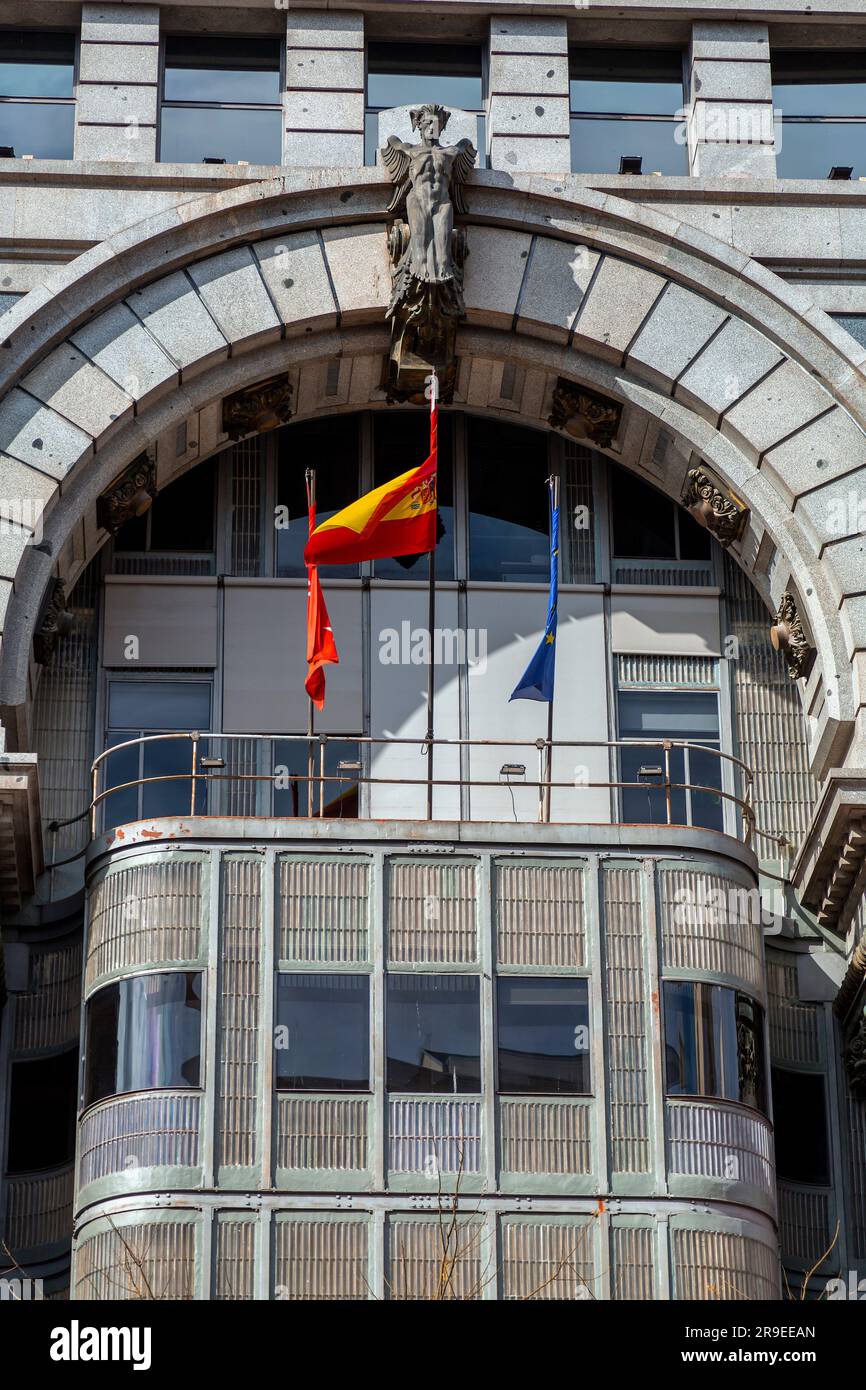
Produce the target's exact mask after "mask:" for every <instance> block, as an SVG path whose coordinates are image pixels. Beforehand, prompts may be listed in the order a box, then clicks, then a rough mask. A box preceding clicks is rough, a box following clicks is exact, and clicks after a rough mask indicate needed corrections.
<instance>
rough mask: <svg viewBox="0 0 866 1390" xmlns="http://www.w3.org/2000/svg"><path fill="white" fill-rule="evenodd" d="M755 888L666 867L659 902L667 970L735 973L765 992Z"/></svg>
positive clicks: (661, 881) (714, 876)
mask: <svg viewBox="0 0 866 1390" xmlns="http://www.w3.org/2000/svg"><path fill="white" fill-rule="evenodd" d="M756 894H757V890H756V889H749V888H745V887H743V885H741V884H739V883H737V882H735V881H734V879H731V878H722V877H720V876H718V875H716V874H701V873H694V872H693V871H692V870H690V869H662V870H661V871H660V872H659V899H660V906H661V917H662V954H663V961H664V967H665V969H667V970H699V971H701V973H702V974H715V975H718V974H721V975H731V976H733V977H734V978H735V979H738V980H741V981H742V982H743V983H744V984H746V985H748V986H750V987H751V988H752V989H754V990H755V992H756V993H758V994H761V993H762V992H763V953H762V937H761V927H760V923H759V921H758V910H757V907H758V905H757V903H756Z"/></svg>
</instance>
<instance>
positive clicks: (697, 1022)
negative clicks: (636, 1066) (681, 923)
mask: <svg viewBox="0 0 866 1390" xmlns="http://www.w3.org/2000/svg"><path fill="white" fill-rule="evenodd" d="M664 1006H665V1069H666V1073H667V1093H668V1095H669V1096H716V1097H718V1098H719V1099H720V1100H736V1101H739V1102H740V1103H741V1104H742V1105H751V1106H752V1107H753V1108H754V1109H755V1110H762V1111H765V1112H766V1109H767V1093H766V1074H765V1063H764V1013H763V1010H762V1008H761V1006H760V1004H756V1003H755V1001H754V999H752V998H751V997H750V996H749V995H748V994H744V993H743V991H742V990H739V989H729V988H728V987H727V986H725V985H711V984H705V983H699V982H693V981H686V980H666V981H665V986H664Z"/></svg>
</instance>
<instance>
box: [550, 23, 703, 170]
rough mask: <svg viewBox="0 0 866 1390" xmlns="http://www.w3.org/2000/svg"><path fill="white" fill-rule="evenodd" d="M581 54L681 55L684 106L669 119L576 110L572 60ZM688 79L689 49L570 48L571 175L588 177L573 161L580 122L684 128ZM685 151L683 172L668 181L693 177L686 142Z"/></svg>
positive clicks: (615, 112)
mask: <svg viewBox="0 0 866 1390" xmlns="http://www.w3.org/2000/svg"><path fill="white" fill-rule="evenodd" d="M581 51H589V52H610V53H620V54H621V53H622V52H624V51H625V52H629V53H635V54H638V53H644V54H650V53H671V54H673V53H675V52H678V53H679V55H680V61H681V84H680V90H681V95H682V100H681V102H680V106H679V107H678V108H677V111H675V112H673V113H672V114H671V115H668V116H665V115H660V114H658V113H654V112H643V113H641V112H628V111H583V110H580V109H578V108H577V107H573V106H572V104H571V84H572V81H574V80H575V79H574V78H573V77H572V59H573V57H574V55H575V54H577V53H580V52H581ZM688 78H689V72H688V49H687V48H680V49H674V48H664V47H662V46H661V45H651V46H649V47H647V48H629V49H625V50H624V49H623V48H622V46H620V45H606V44H569V48H568V131H569V143H570V147H571V149H570V154H571V158H570V167H571V173H572V174H580V173H584V174H585V173H587V172H588V171H587V170H585V169H581V168H579V167H578V165H577V164H576V162H575V158H574V151H575V125H576V123H577V122H579V121H620V122H621V123H622V124H623V126H625V127H628V126H629V125H633V124H634V125H646V124H649V125H659V124H662V125H671V126H677V125H682V123H683V121H684V120H685V116H684V115H683V112H684V111H685V108H686V105H687V101H688ZM584 80H591V79H584ZM599 80H601V79H599ZM620 80H621V81H626V80H630V79H620ZM634 81H635V84H638V83H639V82H640V79H639V78H637V77H636V78H635V79H634ZM645 85H648V84H646V83H645ZM682 149H683V164H684V166H685V167H684V169H683V170H682V172H681V173H679V174H666V175H665V177H666V178H687V177H688V176H689V174H690V173H691V170H690V168H689V157H688V144H687V143H685V142H684V143H683V145H682ZM603 172H605V171H603ZM606 172H607V173H611V174H616V173H618V172H619V171H618V170H616V169H611V170H607V171H606ZM652 174H653V171H652V170H650V169H642V171H641V175H640V177H643V178H646V177H652ZM632 177H637V176H636V175H632Z"/></svg>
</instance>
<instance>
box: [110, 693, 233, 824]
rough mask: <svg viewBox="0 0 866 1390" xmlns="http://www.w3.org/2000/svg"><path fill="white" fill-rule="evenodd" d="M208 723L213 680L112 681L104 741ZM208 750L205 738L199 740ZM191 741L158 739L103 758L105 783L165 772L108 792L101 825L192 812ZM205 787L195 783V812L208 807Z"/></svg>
mask: <svg viewBox="0 0 866 1390" xmlns="http://www.w3.org/2000/svg"><path fill="white" fill-rule="evenodd" d="M209 724H210V685H209V684H207V683H206V682H204V681H110V682H109V686H108V732H107V735H106V747H107V748H113V747H115V746H116V745H117V744H123V743H127V742H128V741H129V740H130V739H135V738H142V737H144V736H145V735H148V734H158V733H168V732H174V731H186V732H190V731H192V730H193V729H199V730H202V731H206V730H207V729H208V726H209ZM198 751H199V754H205V753H206V752H207V740H206V739H202V740H201V741H200V742H199V746H198ZM191 767H192V743H191V742H190V741H189V740H188V739H183V738H176V739H160V740H158V741H157V742H154V743H139V744H136V745H133V746H132V747H130V748H120V749H119V750H118V752H117V753H112V754H111V756H110V757H108V758H107V759H106V760H105V761H104V762H103V764H102V789H103V790H105V789H108V788H109V787H118V786H123V784H124V783H126V782H133V781H136V780H138V779H140V778H146V777H166V778H169V779H170V780H168V781H164V782H154V783H152V784H151V785H150V786H144V785H141V786H137V787H123V790H122V791H118V792H115V793H114V794H113V795H111V796H108V797H106V798H105V801H104V803H103V828H104V829H108V828H110V827H111V826H114V825H125V824H126V823H127V822H129V821H133V820H140V819H141V818H142V817H144V816H177V815H189V813H190V805H191V797H192V783H191V780H190V778H189V777H188V776H184V775H183V774H186V773H188V772H189V771H190V770H191ZM206 796H207V788H206V786H205V784H204V783H203V782H198V783H197V785H196V806H195V810H196V814H197V815H203V814H204V812H205V810H206Z"/></svg>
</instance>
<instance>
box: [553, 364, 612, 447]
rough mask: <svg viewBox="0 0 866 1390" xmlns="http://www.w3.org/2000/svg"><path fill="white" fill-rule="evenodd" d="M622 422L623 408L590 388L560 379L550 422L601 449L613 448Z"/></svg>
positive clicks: (575, 437)
mask: <svg viewBox="0 0 866 1390" xmlns="http://www.w3.org/2000/svg"><path fill="white" fill-rule="evenodd" d="M621 419H622V405H621V404H620V402H619V401H615V400H612V399H611V398H610V397H608V396H602V395H600V394H599V393H598V392H597V391H591V390H590V388H589V387H588V386H578V384H577V382H574V381H567V380H566V379H565V377H560V378H559V380H558V381H557V383H556V387H555V389H554V392H553V405H552V409H551V412H550V415H549V416H548V423H549V424H551V425H552V426H553V428H554V429H557V430H565V432H566V434H570V435H571V437H572V439H581V440H586V441H587V443H589V444H596V445H598V447H599V448H600V449H609V448H610V447H611V445H612V444H613V441H614V440H615V439H616V436H617V431H618V430H619V426H620V421H621Z"/></svg>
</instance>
